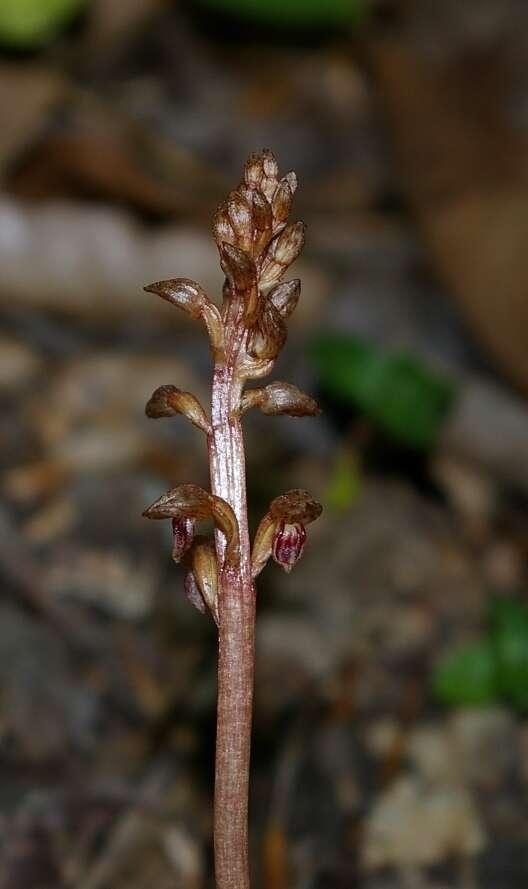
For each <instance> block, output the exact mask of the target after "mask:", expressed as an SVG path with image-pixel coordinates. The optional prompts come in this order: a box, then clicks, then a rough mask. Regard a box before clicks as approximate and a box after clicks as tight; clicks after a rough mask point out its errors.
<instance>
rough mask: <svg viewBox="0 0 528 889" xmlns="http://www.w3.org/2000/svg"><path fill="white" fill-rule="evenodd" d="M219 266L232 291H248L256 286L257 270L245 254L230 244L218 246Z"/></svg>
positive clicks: (249, 257)
mask: <svg viewBox="0 0 528 889" xmlns="http://www.w3.org/2000/svg"><path fill="white" fill-rule="evenodd" d="M220 265H221V266H222V271H223V272H224V274H225V276H226V278H227V280H228V281H229V284H230V286H231V288H232V289H233V290H238V291H244V290H249V289H251V288H253V287H255V285H256V281H257V269H256V267H255V263H254V262H253V260H252V259H251V256H249V255H248V254H247V253H245V252H244V251H243V250H240V249H239V248H238V247H234V246H233V245H232V244H227V243H222V244H221V245H220Z"/></svg>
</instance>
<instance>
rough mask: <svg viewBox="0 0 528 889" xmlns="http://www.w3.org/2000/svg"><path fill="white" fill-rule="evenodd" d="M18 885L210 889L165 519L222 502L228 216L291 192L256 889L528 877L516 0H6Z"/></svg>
mask: <svg viewBox="0 0 528 889" xmlns="http://www.w3.org/2000/svg"><path fill="white" fill-rule="evenodd" d="M0 44H1V50H2V55H1V61H0V119H1V123H2V125H1V127H0V175H1V177H2V190H1V194H0V270H1V274H0V298H1V309H0V323H1V333H0V398H1V400H2V411H1V415H0V430H1V433H0V434H1V440H2V447H1V467H0V485H1V492H2V505H1V506H0V530H1V533H0V573H1V575H2V580H3V595H2V598H1V601H0V612H1V616H0V665H1V667H0V751H1V760H0V775H1V781H0V787H1V791H0V809H1V813H0V845H1V847H2V854H1V856H0V858H1V864H0V886H1V889H37V887H38V889H69V887H72V889H125V887H126V889H151V887H154V886H155V887H157V889H210V887H211V886H212V878H211V872H212V853H211V797H212V777H213V776H212V761H213V759H212V757H213V749H214V719H215V694H216V688H215V682H216V680H215V668H216V659H215V644H216V639H215V632H214V627H213V625H212V622H211V621H210V620H207V619H206V618H205V617H203V616H202V615H200V614H198V612H195V611H194V610H193V609H192V607H191V606H190V605H188V603H187V602H186V600H185V599H184V596H183V594H182V579H183V575H182V571H181V569H180V568H178V567H176V566H174V564H173V563H172V562H171V559H170V539H169V528H168V526H167V523H161V522H160V523H149V522H146V521H145V520H143V519H142V518H141V511H142V509H144V508H145V506H146V505H147V504H149V503H150V502H151V501H152V500H154V499H155V498H156V497H157V496H158V495H159V494H160V493H162V492H163V491H165V490H167V489H168V488H169V487H171V486H173V485H174V484H175V483H177V482H182V481H193V482H196V483H200V484H207V473H208V467H207V463H206V458H205V449H204V447H203V440H202V438H201V435H200V433H199V432H197V431H196V430H195V429H193V428H192V427H190V426H189V425H187V424H186V423H185V421H184V420H182V419H180V420H178V419H176V420H165V421H163V422H159V423H154V422H153V421H151V420H147V418H146V417H145V416H144V404H145V402H146V400H147V398H148V397H149V396H150V394H151V393H152V391H153V390H154V389H155V388H156V387H157V386H159V385H162V384H165V383H173V384H176V385H177V386H179V387H181V388H183V389H188V390H191V391H193V392H195V393H196V394H197V395H198V396H199V397H200V399H201V400H202V401H203V402H204V403H205V404H206V403H207V401H208V386H209V379H210V360H209V355H208V350H207V344H206V342H205V338H204V336H203V331H202V330H201V328H200V326H199V325H193V324H192V323H191V322H189V321H188V320H186V316H184V315H183V313H178V312H177V311H174V309H173V308H172V307H170V306H168V305H167V304H165V303H163V302H162V301H161V300H158V299H157V298H156V297H155V296H152V295H151V294H146V293H144V292H143V291H142V286H143V285H144V284H148V283H150V282H151V281H156V280H159V279H163V278H168V277H174V276H178V275H181V276H186V277H192V278H196V279H197V280H198V281H199V282H200V283H201V284H202V285H203V286H204V287H205V288H206V290H207V291H208V292H209V293H210V294H211V296H213V297H215V298H218V297H219V294H220V289H221V283H222V278H221V274H220V270H219V267H218V260H217V255H216V251H215V248H214V244H213V240H212V237H211V234H210V219H211V216H212V213H213V211H214V209H215V207H216V205H217V204H218V202H219V201H220V200H221V199H222V198H223V197H224V195H225V194H226V193H227V191H229V190H230V189H231V188H232V187H233V186H234V185H235V184H236V183H237V182H238V181H239V179H240V176H241V169H242V164H243V162H244V160H245V158H246V156H247V154H248V153H249V152H251V151H254V150H259V149H261V148H263V147H270V148H272V149H273V151H274V152H275V153H276V155H277V157H278V160H279V163H280V166H281V169H282V171H283V172H287V171H288V170H290V169H295V170H296V172H297V174H298V177H299V181H300V188H299V191H298V194H297V196H296V203H295V213H294V217H293V218H294V219H295V218H301V219H303V220H304V221H305V222H306V223H307V225H308V233H307V248H306V250H305V253H304V256H303V258H302V259H301V260H299V262H298V263H297V265H296V267H295V269H294V275H295V276H300V277H301V278H302V281H303V292H302V297H301V303H300V305H299V308H298V310H297V312H296V314H295V315H294V316H293V318H292V320H291V323H290V334H289V341H288V344H287V347H286V349H285V350H284V353H283V355H282V356H281V358H280V361H279V363H278V365H277V368H276V372H275V373H274V378H275V379H284V380H287V381H289V382H294V383H296V384H297V385H299V386H301V387H302V388H304V389H305V390H306V391H308V392H310V393H311V394H313V395H315V396H316V397H317V398H318V399H319V401H320V403H321V405H322V407H323V410H324V414H323V416H322V417H321V418H319V419H317V420H291V419H287V418H266V417H262V416H261V415H257V414H256V412H255V413H254V414H253V413H251V414H249V415H248V416H247V419H246V430H247V455H248V477H249V495H250V511H251V522H252V527H253V528H254V527H255V526H256V523H257V522H258V520H259V518H260V516H261V515H262V514H263V512H264V511H265V509H266V507H267V503H268V502H269V501H270V500H271V499H272V498H273V497H275V496H277V495H278V494H279V493H281V492H283V491H284V490H286V489H288V488H291V487H306V488H309V489H310V490H311V492H312V493H313V494H314V495H315V496H316V497H317V498H318V499H320V500H321V501H323V503H324V504H325V513H324V515H323V518H322V519H321V520H320V521H319V522H318V523H316V524H315V525H313V526H310V528H309V541H308V545H307V548H306V552H305V556H304V558H303V560H302V561H301V562H300V564H299V565H298V566H297V567H296V569H295V571H294V572H293V573H292V574H291V576H289V577H286V576H284V575H283V574H282V573H281V572H280V571H279V569H278V568H277V567H276V566H273V565H272V566H269V567H268V568H267V569H266V571H265V572H264V573H263V575H262V576H261V578H260V581H259V618H258V663H257V688H256V711H255V731H254V751H253V775H252V806H251V819H252V823H251V836H252V868H253V871H254V874H255V882H254V886H255V889H354V887H360V889H448V887H456V889H505V887H508V889H521V887H523V889H524V887H525V886H526V885H527V883H528V851H527V850H528V844H527V841H528V814H527V812H528V809H527V806H526V801H527V794H528V768H527V762H528V759H527V757H528V722H527V721H526V713H527V709H528V605H527V599H526V592H527V587H526V582H527V564H526V559H527V554H528V517H527V511H526V504H527V496H528V460H527V455H528V405H527V402H526V396H527V394H528V301H527V298H526V293H527V287H528V250H527V247H526V245H527V243H528V209H527V208H528V81H527V79H526V70H527V63H528V10H527V7H526V3H525V0H501V2H497V0H465V2H464V3H459V2H457V0H443V2H442V3H436V2H434V0H325V2H323V0H280V2H279V0H273V2H272V0H201V2H198V0H193V2H191V0H188V2H186V3H183V2H177V0H172V2H169V0H166V2H163V0H0Z"/></svg>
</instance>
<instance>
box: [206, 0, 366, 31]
mask: <svg viewBox="0 0 528 889" xmlns="http://www.w3.org/2000/svg"><path fill="white" fill-rule="evenodd" d="M201 3H202V4H203V3H205V4H206V5H207V6H210V7H213V8H215V9H217V10H219V11H226V12H230V13H235V14H237V15H239V16H241V17H243V18H245V19H253V20H255V21H261V22H264V23H266V24H271V25H294V26H295V25H296V26H301V27H306V26H317V25H329V26H331V25H347V24H352V25H354V24H357V23H358V22H360V21H361V20H362V19H363V18H364V17H365V16H366V14H367V12H368V6H369V0H201Z"/></svg>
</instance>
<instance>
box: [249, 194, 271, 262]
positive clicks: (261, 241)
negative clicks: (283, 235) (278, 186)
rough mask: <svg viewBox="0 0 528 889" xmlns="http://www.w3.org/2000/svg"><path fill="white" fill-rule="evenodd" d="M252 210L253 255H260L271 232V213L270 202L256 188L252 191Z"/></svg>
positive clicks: (268, 240) (267, 242)
mask: <svg viewBox="0 0 528 889" xmlns="http://www.w3.org/2000/svg"><path fill="white" fill-rule="evenodd" d="M252 210H253V225H254V228H255V231H254V235H253V255H254V256H260V254H261V253H262V252H263V251H264V250H265V249H266V247H267V246H268V244H269V242H270V239H271V236H272V234H273V214H272V212H271V204H270V202H269V201H268V199H267V198H266V196H265V195H264V194H263V193H262V192H261V191H260V190H259V189H257V188H256V189H254V190H253V192H252Z"/></svg>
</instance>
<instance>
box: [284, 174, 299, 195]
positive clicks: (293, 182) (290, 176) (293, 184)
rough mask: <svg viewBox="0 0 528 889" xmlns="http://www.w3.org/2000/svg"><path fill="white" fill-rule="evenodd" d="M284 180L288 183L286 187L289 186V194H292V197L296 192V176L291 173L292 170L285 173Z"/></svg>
mask: <svg viewBox="0 0 528 889" xmlns="http://www.w3.org/2000/svg"><path fill="white" fill-rule="evenodd" d="M284 178H285V179H286V180H287V181H288V185H289V186H290V189H291V193H292V195H294V194H295V192H296V191H297V176H296V174H295V173H294V172H293V170H290V172H289V173H286V176H285V177H284Z"/></svg>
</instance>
